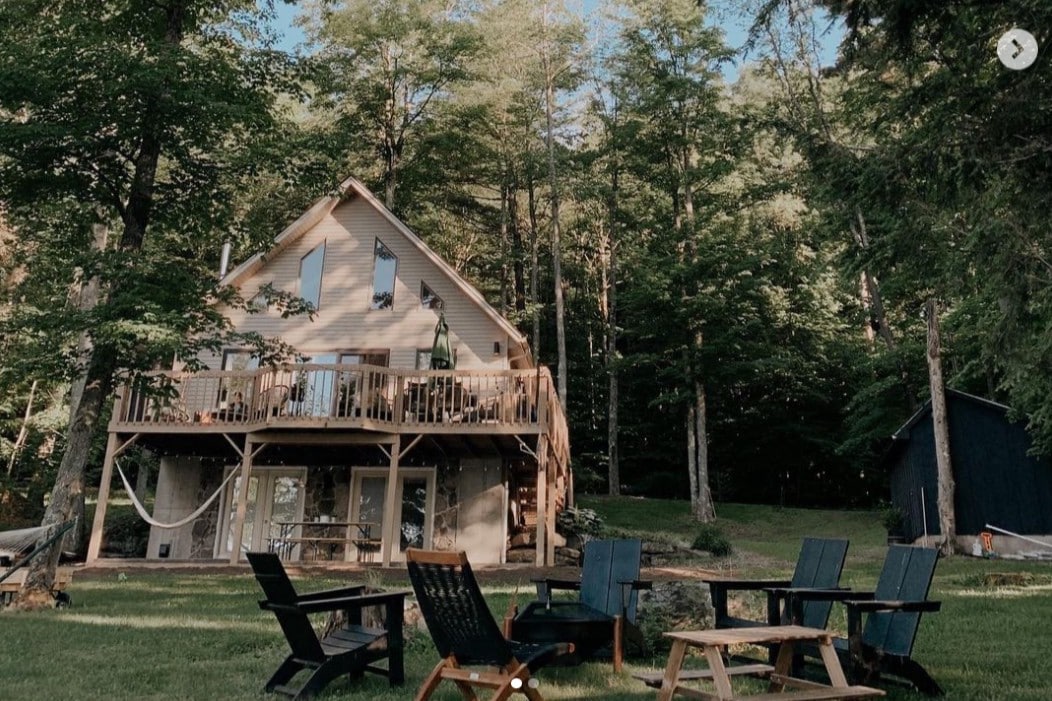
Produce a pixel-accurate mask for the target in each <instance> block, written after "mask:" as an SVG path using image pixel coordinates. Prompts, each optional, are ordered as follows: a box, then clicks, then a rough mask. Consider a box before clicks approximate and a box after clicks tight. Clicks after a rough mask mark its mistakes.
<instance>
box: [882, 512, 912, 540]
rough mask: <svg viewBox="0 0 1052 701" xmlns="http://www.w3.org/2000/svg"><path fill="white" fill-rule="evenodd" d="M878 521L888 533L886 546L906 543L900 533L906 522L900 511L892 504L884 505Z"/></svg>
mask: <svg viewBox="0 0 1052 701" xmlns="http://www.w3.org/2000/svg"><path fill="white" fill-rule="evenodd" d="M880 521H881V523H883V524H884V530H886V531H887V532H888V545H892V544H894V543H903V542H905V541H906V538H905V535H904V534H903V532H902V526H903V525H904V524H905V522H906V517H905V514H903V513H902V509H900V508H899V507H897V506H895V505H893V504H888V505H886V506H885V507H884V508H883V509H881V511H880Z"/></svg>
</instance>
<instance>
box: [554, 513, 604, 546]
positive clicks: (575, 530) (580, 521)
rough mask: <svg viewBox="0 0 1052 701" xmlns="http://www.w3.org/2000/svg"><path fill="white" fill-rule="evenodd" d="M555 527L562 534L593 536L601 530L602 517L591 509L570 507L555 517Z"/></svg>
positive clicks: (585, 537)
mask: <svg viewBox="0 0 1052 701" xmlns="http://www.w3.org/2000/svg"><path fill="white" fill-rule="evenodd" d="M555 527H556V529H557V530H558V531H559V532H560V533H562V534H563V535H564V536H567V537H569V536H574V535H576V536H584V539H587V538H589V537H594V536H597V535H599V534H600V533H602V532H603V519H602V518H601V517H600V516H599V514H597V513H596V512H595V511H592V510H591V509H578V508H577V507H570V508H568V509H563V510H562V511H560V512H559V515H558V516H556V518H555Z"/></svg>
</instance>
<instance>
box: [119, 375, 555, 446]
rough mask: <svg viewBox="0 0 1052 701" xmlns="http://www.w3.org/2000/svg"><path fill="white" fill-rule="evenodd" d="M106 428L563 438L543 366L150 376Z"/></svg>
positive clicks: (124, 398) (125, 397)
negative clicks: (370, 430) (273, 428)
mask: <svg viewBox="0 0 1052 701" xmlns="http://www.w3.org/2000/svg"><path fill="white" fill-rule="evenodd" d="M112 423H113V426H112V427H127V428H134V427H153V428H154V429H155V430H179V428H180V427H185V428H183V429H182V430H193V429H192V427H195V426H209V425H212V426H231V427H236V426H239V425H243V426H245V427H248V426H249V425H251V426H253V427H255V426H257V425H260V424H262V425H267V424H278V425H282V426H297V425H302V426H304V427H311V426H315V427H317V426H339V425H348V426H354V425H361V426H367V425H387V426H405V427H419V428H421V429H426V428H427V427H435V426H450V427H453V426H456V425H473V426H487V425H490V426H512V427H523V428H527V427H529V428H532V429H533V430H534V431H536V429H538V428H540V429H547V431H548V432H550V433H554V434H561V435H559V436H558V438H557V442H562V441H564V440H565V431H566V429H565V418H564V414H563V411H562V407H561V406H560V405H559V402H558V399H557V398H556V395H555V391H554V387H553V383H552V377H551V373H550V372H549V371H548V369H547V368H540V369H533V370H404V369H397V368H386V367H380V366H374V365H322V364H286V365H278V366H273V367H267V368H260V369H258V370H253V371H216V370H210V371H203V372H196V373H174V372H164V373H154V374H150V375H147V376H144V377H142V378H140V379H139V380H138V381H137V382H136V383H134V384H132V385H129V386H126V387H125V388H124V390H123V391H122V392H121V396H120V398H119V401H118V402H117V405H116V411H115V413H114V418H113V422H112Z"/></svg>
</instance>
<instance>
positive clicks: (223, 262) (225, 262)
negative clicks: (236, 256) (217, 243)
mask: <svg viewBox="0 0 1052 701" xmlns="http://www.w3.org/2000/svg"><path fill="white" fill-rule="evenodd" d="M229 265H230V242H229V241H227V242H226V243H224V244H223V253H222V254H220V256H219V279H220V280H222V279H223V278H224V277H226V269H227V266H229Z"/></svg>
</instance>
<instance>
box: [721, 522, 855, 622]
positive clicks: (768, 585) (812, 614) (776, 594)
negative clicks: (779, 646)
mask: <svg viewBox="0 0 1052 701" xmlns="http://www.w3.org/2000/svg"><path fill="white" fill-rule="evenodd" d="M847 545H848V542H847V541H846V540H840V539H832V538H804V542H803V545H802V546H801V548H800V556H799V557H798V558H797V560H796V569H795V570H794V571H793V578H792V579H790V580H774V579H707V580H704V581H706V582H708V585H709V590H710V592H711V593H712V607H713V610H714V616H715V620H716V627H717V628H746V627H753V626H776V625H781V624H783V623H788V622H789V609H788V608H787V607H786V606H785V605H784V602H785V599H786V597H787V595H788V594H789V593H790V592H791V591H796V590H800V589H837V588H838V587H839V584H840V572H841V570H843V568H844V558H845V557H846V556H847ZM748 590H752V591H761V590H762V591H765V592H766V593H767V620H766V621H756V620H749V619H746V618H741V617H738V616H731V615H730V614H729V613H728V611H727V594H728V593H729V592H732V591H748ZM801 604H802V607H803V608H802V617H803V618H802V622H801V625H805V626H808V627H810V628H825V627H826V622H827V621H828V620H829V611H830V609H831V608H832V606H833V604H832V602H831V601H823V600H816V601H806V602H801Z"/></svg>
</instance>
